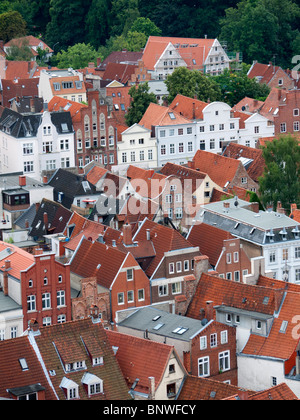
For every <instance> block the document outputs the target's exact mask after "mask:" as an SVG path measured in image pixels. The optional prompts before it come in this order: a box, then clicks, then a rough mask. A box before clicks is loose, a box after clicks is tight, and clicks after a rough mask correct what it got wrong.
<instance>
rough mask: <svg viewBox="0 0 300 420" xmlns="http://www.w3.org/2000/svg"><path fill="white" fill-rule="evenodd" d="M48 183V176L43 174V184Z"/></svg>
mask: <svg viewBox="0 0 300 420" xmlns="http://www.w3.org/2000/svg"><path fill="white" fill-rule="evenodd" d="M47 183H48V178H47V175H44V176H43V184H47Z"/></svg>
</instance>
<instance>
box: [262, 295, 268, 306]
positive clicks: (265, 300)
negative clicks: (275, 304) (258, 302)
mask: <svg viewBox="0 0 300 420" xmlns="http://www.w3.org/2000/svg"><path fill="white" fill-rule="evenodd" d="M268 303H269V297H268V296H265V297H264V299H263V304H264V305H267V304H268Z"/></svg>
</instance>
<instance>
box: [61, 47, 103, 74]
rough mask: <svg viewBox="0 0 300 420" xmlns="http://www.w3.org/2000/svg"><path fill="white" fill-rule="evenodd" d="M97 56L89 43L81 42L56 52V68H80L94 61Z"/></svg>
mask: <svg viewBox="0 0 300 420" xmlns="http://www.w3.org/2000/svg"><path fill="white" fill-rule="evenodd" d="M98 56H99V54H98V52H97V51H96V50H95V49H94V48H93V47H92V46H91V45H90V44H84V43H82V44H75V45H73V46H72V47H68V49H67V50H66V51H64V50H63V51H61V52H59V53H57V55H56V57H55V59H56V62H57V64H56V65H57V67H58V68H61V69H64V68H69V67H72V68H73V69H81V68H84V67H87V66H88V64H89V63H90V62H94V63H96V61H97V57H98Z"/></svg>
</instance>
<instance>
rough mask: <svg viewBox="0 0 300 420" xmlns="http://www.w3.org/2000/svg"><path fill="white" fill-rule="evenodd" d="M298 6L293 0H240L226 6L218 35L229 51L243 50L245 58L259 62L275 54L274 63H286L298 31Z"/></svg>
mask: <svg viewBox="0 0 300 420" xmlns="http://www.w3.org/2000/svg"><path fill="white" fill-rule="evenodd" d="M299 17H300V8H299V6H298V5H297V4H296V3H294V1H292V0H241V1H240V2H239V3H238V4H237V7H236V8H228V9H227V10H226V16H225V17H224V18H222V19H221V20H220V24H221V31H220V35H219V37H218V38H219V39H221V40H225V41H227V43H228V48H229V50H230V51H242V52H243V56H244V61H245V62H247V63H251V62H252V61H253V60H257V61H260V62H262V63H265V62H269V61H271V60H272V59H273V57H274V56H275V57H276V64H279V65H281V66H283V67H285V68H286V67H289V66H290V63H291V59H292V57H293V55H295V54H297V51H295V50H293V48H295V44H293V41H294V39H295V38H296V37H297V35H298V34H299V31H298V19H299Z"/></svg>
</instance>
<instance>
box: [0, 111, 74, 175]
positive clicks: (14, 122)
mask: <svg viewBox="0 0 300 420" xmlns="http://www.w3.org/2000/svg"><path fill="white" fill-rule="evenodd" d="M0 131H1V141H2V150H3V153H2V154H1V163H0V171H1V173H10V172H20V171H22V172H23V173H24V175H29V176H30V177H32V178H35V179H37V180H42V179H43V175H44V173H48V172H49V171H52V170H53V169H56V168H61V167H62V168H68V167H74V166H75V155H74V130H73V126H72V120H71V118H70V114H69V113H65V112H57V113H50V112H49V111H48V110H45V111H44V112H43V113H40V114H35V113H32V114H19V113H17V112H15V111H12V110H10V109H8V108H5V109H4V111H3V113H2V116H1V119H0ZM15 156H20V159H15Z"/></svg>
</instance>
